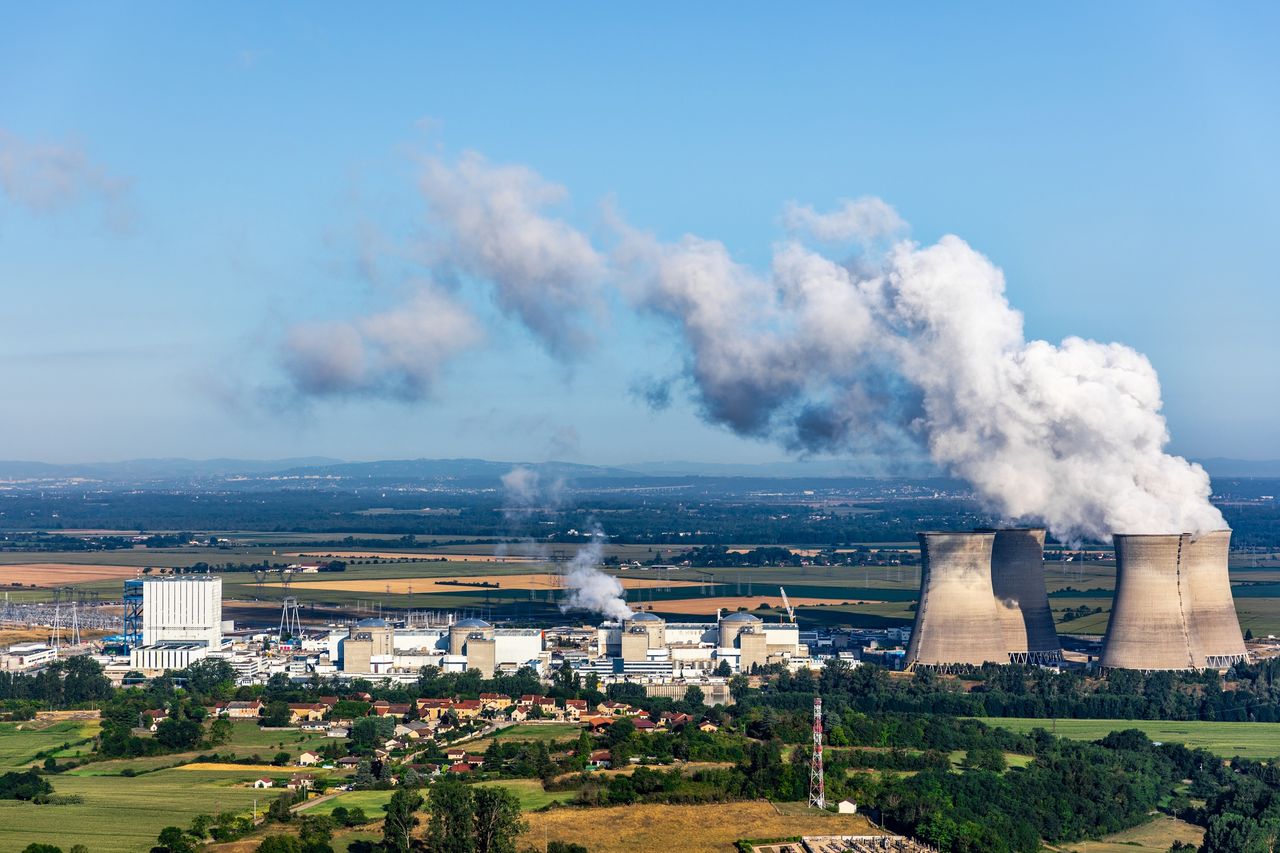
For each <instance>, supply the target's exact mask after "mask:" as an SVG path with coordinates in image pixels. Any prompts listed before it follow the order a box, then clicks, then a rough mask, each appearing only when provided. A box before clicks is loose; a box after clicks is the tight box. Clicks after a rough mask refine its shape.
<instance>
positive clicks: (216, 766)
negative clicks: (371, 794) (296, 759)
mask: <svg viewBox="0 0 1280 853" xmlns="http://www.w3.org/2000/svg"><path fill="white" fill-rule="evenodd" d="M173 769H174V770H218V771H226V772H229V773H238V772H241V771H243V772H245V773H277V774H284V773H288V774H289V775H293V774H294V773H315V772H317V771H319V772H321V773H324V772H325V771H324V770H322V769H320V768H318V767H277V766H276V765H274V764H233V763H231V762H222V761H193V762H191V763H190V764H180V765H178V766H177V767H174V768H173Z"/></svg>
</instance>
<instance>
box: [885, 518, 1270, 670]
mask: <svg viewBox="0 0 1280 853" xmlns="http://www.w3.org/2000/svg"><path fill="white" fill-rule="evenodd" d="M919 537H920V557H921V574H920V598H919V603H918V605H917V609H916V618H915V626H914V628H913V629H912V633H911V642H910V644H909V645H908V648H907V664H908V666H910V667H912V668H929V669H938V670H941V671H950V670H955V669H962V668H964V667H972V666H981V665H982V664H984V663H1027V664H1037V665H1049V666H1052V665H1056V664H1059V663H1061V661H1062V659H1063V656H1062V646H1061V644H1060V643H1059V641H1058V634H1057V631H1056V630H1055V628H1054V622H1053V614H1052V612H1051V611H1050V609H1049V597H1048V593H1047V590H1046V587H1045V577H1044V538H1045V531H1044V530H1043V529H1042V528H1011V529H990V528H988V529H981V530H976V531H973V532H958V533H933V532H930V533H921V534H919ZM1114 540H1115V554H1116V591H1115V599H1114V603H1113V605H1112V609H1111V618H1110V621H1109V623H1108V625H1107V632H1106V636H1105V638H1104V640H1103V644H1102V654H1101V657H1100V660H1099V663H1100V665H1101V666H1103V667H1104V668H1113V669H1137V670H1144V671H1157V670H1195V669H1224V668H1226V667H1229V666H1231V665H1232V664H1235V663H1239V662H1241V661H1244V660H1247V659H1248V657H1247V654H1246V651H1245V646H1244V638H1243V637H1242V636H1241V633H1240V623H1239V620H1238V619H1237V618H1236V611H1235V604H1234V602H1233V601H1232V598H1231V582H1230V579H1229V577H1228V575H1227V555H1228V550H1229V546H1230V542H1231V531H1229V530H1217V531H1213V532H1210V533H1204V534H1200V535H1193V534H1190V533H1183V534H1168V535H1163V534H1162V535H1137V534H1122V533H1117V534H1115V536H1114Z"/></svg>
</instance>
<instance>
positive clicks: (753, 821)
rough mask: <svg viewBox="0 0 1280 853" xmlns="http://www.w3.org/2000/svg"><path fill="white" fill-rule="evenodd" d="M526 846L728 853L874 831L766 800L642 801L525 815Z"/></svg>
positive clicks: (604, 852) (857, 821)
mask: <svg viewBox="0 0 1280 853" xmlns="http://www.w3.org/2000/svg"><path fill="white" fill-rule="evenodd" d="M525 819H526V820H528V821H529V831H528V832H527V833H526V834H525V835H524V836H523V837H522V839H521V841H522V845H521V846H524V845H533V847H534V849H536V850H542V849H544V848H543V845H544V844H545V842H546V841H555V840H559V841H571V842H576V843H578V844H582V845H585V846H586V848H587V849H588V850H590V851H591V853H634V851H636V850H669V849H679V850H680V853H729V851H732V850H733V849H734V848H733V842H735V841H737V840H738V839H740V838H757V839H759V838H786V837H789V836H795V835H872V834H876V833H877V830H876V829H874V828H873V827H872V826H871V824H870V822H868V821H867V819H866V818H865V817H863V816H861V815H835V814H831V813H830V812H822V813H819V812H809V813H805V814H798V815H783V814H779V812H778V809H776V808H775V807H774V806H773V805H772V804H770V803H767V802H765V801H763V800H757V801H753V802H742V803H709V804H706V805H696V806H666V805H637V806H609V807H607V808H593V809H579V808H563V809H552V810H551V811H547V812H533V813H531V814H526V815H525Z"/></svg>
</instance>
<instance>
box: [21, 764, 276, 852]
mask: <svg viewBox="0 0 1280 853" xmlns="http://www.w3.org/2000/svg"><path fill="white" fill-rule="evenodd" d="M251 777H252V774H229V773H222V772H213V771H186V772H184V771H182V770H177V769H173V770H159V771H156V772H154V773H146V774H143V775H140V776H136V777H133V778H130V779H121V778H118V777H107V776H78V775H73V774H64V775H60V776H58V777H56V778H55V779H54V780H53V782H54V790H55V791H56V792H57V793H58V794H71V795H77V796H80V797H83V798H84V801H83V802H81V803H76V804H72V805H62V806H52V805H46V806H37V805H32V804H31V803H24V802H18V801H15V800H6V801H0V850H21V849H22V848H23V847H25V846H27V845H28V844H30V843H32V842H40V843H44V844H56V845H58V846H59V847H62V848H63V849H64V850H65V849H67V848H68V847H70V846H71V845H73V844H84V845H85V846H86V847H88V848H89V849H90V850H92V851H93V853H137V851H139V850H148V849H150V848H151V846H152V845H153V844H154V843H155V838H156V835H157V834H158V833H159V832H160V830H161V829H163V828H164V827H166V826H182V827H186V826H189V825H190V823H191V819H192V818H193V817H195V816H196V815H197V814H202V813H216V812H219V811H236V812H239V811H244V812H248V811H249V810H250V809H252V807H253V803H254V801H255V799H256V800H257V802H258V807H259V808H260V809H262V808H265V807H266V804H267V801H268V799H269V797H270V795H271V792H270V791H256V790H254V789H253V788H248V787H244V786H242V785H239V784H237V783H238V782H240V781H241V780H242V779H244V778H251Z"/></svg>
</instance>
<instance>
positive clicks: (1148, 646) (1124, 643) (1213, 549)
mask: <svg viewBox="0 0 1280 853" xmlns="http://www.w3.org/2000/svg"><path fill="white" fill-rule="evenodd" d="M1114 539H1115V547H1116V596H1115V602H1114V604H1113V605H1112V608H1111V620H1110V622H1108V624H1107V634H1106V637H1105V638H1104V639H1103V643H1102V658H1101V661H1100V662H1101V664H1102V666H1104V667H1109V668H1110V667H1114V668H1119V669H1138V670H1146V671H1153V670H1183V669H1208V668H1212V669H1218V668H1222V667H1226V666H1230V665H1231V664H1233V663H1235V662H1237V661H1241V660H1245V659H1246V655H1245V648H1244V639H1243V638H1242V637H1241V635H1240V623H1239V621H1238V620H1237V619H1236V612H1235V606H1234V604H1233V603H1232V600H1231V584H1230V581H1229V579H1228V577H1227V549H1228V545H1229V544H1230V541H1231V531H1229V530H1219V531H1214V532H1212V533H1206V534H1202V535H1200V536H1192V535H1191V534H1188V533H1184V534H1181V535H1178V534H1167V535H1138V534H1121V533H1117V534H1116V535H1115V536H1114Z"/></svg>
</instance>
